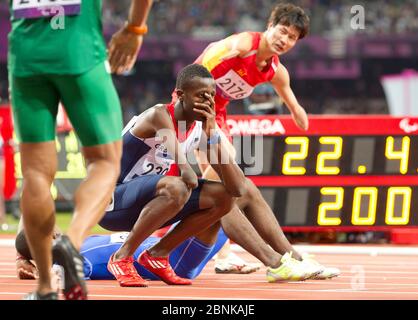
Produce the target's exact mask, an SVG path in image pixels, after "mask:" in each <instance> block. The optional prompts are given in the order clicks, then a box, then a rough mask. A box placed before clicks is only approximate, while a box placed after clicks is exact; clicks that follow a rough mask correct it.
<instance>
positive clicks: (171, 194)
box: [114, 177, 191, 260]
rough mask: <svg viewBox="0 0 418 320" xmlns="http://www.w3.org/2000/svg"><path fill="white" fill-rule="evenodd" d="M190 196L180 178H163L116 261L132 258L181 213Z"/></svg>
mask: <svg viewBox="0 0 418 320" xmlns="http://www.w3.org/2000/svg"><path fill="white" fill-rule="evenodd" d="M190 194H191V191H190V190H189V189H188V188H187V187H186V185H185V183H184V182H183V181H182V180H181V179H180V178H178V177H163V178H161V179H160V180H159V181H158V183H157V186H156V191H155V198H154V199H152V200H151V201H150V202H148V203H147V204H146V205H145V206H144V208H143V209H142V211H141V213H140V215H139V218H138V220H137V221H136V223H135V225H134V226H133V228H132V230H131V232H130V233H129V235H128V237H127V238H126V241H125V242H124V243H123V244H122V246H121V247H120V248H119V249H118V250H117V251H116V252H115V254H114V258H115V260H119V259H124V258H126V257H129V256H132V255H133V254H134V252H135V250H136V249H137V248H138V247H139V245H140V244H141V243H142V242H143V241H144V240H145V239H146V238H148V237H149V236H150V235H151V234H152V233H153V232H154V231H155V230H157V229H158V228H160V227H161V226H162V225H163V224H164V223H165V222H167V221H168V220H170V219H171V218H173V217H175V216H176V215H177V213H179V212H180V210H181V209H182V208H183V207H184V204H185V203H186V202H187V200H188V199H189V197H190Z"/></svg>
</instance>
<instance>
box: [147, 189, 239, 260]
mask: <svg viewBox="0 0 418 320" xmlns="http://www.w3.org/2000/svg"><path fill="white" fill-rule="evenodd" d="M233 199H234V198H232V197H231V196H230V195H229V194H228V193H227V192H226V191H225V188H224V187H223V186H222V185H221V184H219V183H214V182H209V181H207V182H205V184H204V185H203V187H202V190H201V193H200V199H199V206H200V208H201V210H200V211H198V212H195V213H193V214H191V215H189V216H188V217H186V218H185V219H183V220H182V221H181V222H180V223H179V224H178V225H176V227H175V228H174V229H172V230H171V231H170V232H169V233H167V234H166V235H165V236H164V237H163V238H161V240H160V242H158V243H157V244H156V245H155V246H153V247H152V248H150V249H149V252H150V254H151V255H152V256H156V257H165V256H168V255H169V253H170V252H171V251H172V250H173V249H174V248H175V247H177V246H178V245H179V244H180V243H182V242H183V241H185V240H186V239H188V238H190V237H191V236H193V235H196V234H199V233H201V232H202V231H204V230H206V229H207V228H209V227H210V226H212V225H213V224H214V223H215V222H217V221H219V220H220V219H221V218H222V216H224V215H225V214H227V213H228V212H229V211H230V210H231V209H232V206H233V203H234V200H233Z"/></svg>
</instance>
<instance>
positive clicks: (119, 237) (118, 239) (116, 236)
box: [110, 232, 129, 243]
mask: <svg viewBox="0 0 418 320" xmlns="http://www.w3.org/2000/svg"><path fill="white" fill-rule="evenodd" d="M128 235H129V232H118V233H112V234H111V235H110V243H123V242H125V240H126V238H127V237H128Z"/></svg>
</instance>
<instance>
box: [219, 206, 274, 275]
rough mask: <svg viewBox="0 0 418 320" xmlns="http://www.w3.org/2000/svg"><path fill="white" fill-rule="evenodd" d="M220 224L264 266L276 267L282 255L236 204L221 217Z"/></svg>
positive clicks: (227, 233) (229, 235)
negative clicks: (267, 241) (264, 238)
mask: <svg viewBox="0 0 418 320" xmlns="http://www.w3.org/2000/svg"><path fill="white" fill-rule="evenodd" d="M221 224H222V228H223V229H224V231H225V234H226V235H227V236H228V238H230V239H231V240H232V241H234V242H235V243H236V244H238V245H240V246H241V247H242V248H243V249H245V250H246V251H248V252H249V253H251V254H252V255H253V256H255V257H256V258H257V259H259V260H260V261H261V262H262V263H263V264H264V265H265V266H269V267H273V268H276V267H278V266H279V265H280V259H281V258H282V256H281V255H280V254H279V253H278V252H276V251H275V250H273V249H272V248H271V247H270V246H268V245H267V244H266V242H265V241H264V240H263V239H262V238H261V237H260V235H259V233H258V232H257V230H256V229H255V228H254V226H253V225H252V224H251V222H250V221H249V220H248V219H247V218H246V217H245V216H244V215H243V214H242V212H240V210H239V209H238V207H237V206H235V207H234V209H232V210H231V211H230V212H229V213H228V214H227V215H226V216H224V217H222V219H221Z"/></svg>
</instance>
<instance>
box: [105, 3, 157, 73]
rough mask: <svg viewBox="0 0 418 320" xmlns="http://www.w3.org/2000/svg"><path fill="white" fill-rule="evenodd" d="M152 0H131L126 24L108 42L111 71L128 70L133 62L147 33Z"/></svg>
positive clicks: (121, 71)
mask: <svg viewBox="0 0 418 320" xmlns="http://www.w3.org/2000/svg"><path fill="white" fill-rule="evenodd" d="M152 3H153V0H132V2H131V7H130V10H129V17H128V21H127V22H126V25H125V26H124V27H123V28H121V29H120V30H119V31H118V32H116V33H115V34H114V35H113V37H112V39H111V40H110V42H109V63H110V68H111V70H112V72H116V73H118V74H120V73H123V72H126V71H129V70H131V69H132V67H133V65H134V64H135V61H136V57H137V55H138V52H139V50H140V49H141V46H142V41H143V36H144V35H145V34H146V33H147V31H148V28H147V26H146V23H147V19H148V14H149V11H150V10H151V6H152Z"/></svg>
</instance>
